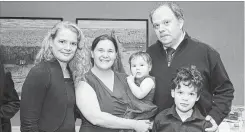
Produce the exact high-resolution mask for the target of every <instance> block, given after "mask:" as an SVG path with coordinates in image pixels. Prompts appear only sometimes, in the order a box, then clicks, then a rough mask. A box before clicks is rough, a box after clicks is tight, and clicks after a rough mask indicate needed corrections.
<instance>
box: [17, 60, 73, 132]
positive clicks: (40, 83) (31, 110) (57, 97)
mask: <svg viewBox="0 0 245 132" xmlns="http://www.w3.org/2000/svg"><path fill="white" fill-rule="evenodd" d="M67 102H68V100H67V91H66V88H65V82H64V76H63V73H62V69H61V67H60V64H59V62H58V61H57V60H56V61H54V62H41V63H39V64H37V65H36V66H34V67H33V68H32V69H31V70H30V72H29V73H28V75H27V77H26V80H25V82H24V84H23V88H22V94H21V106H20V121H21V131H22V132H27V131H28V132H29V131H31V132H39V131H47V132H54V131H55V130H57V129H58V128H59V127H60V126H61V125H62V122H63V120H64V119H65V116H66V109H67ZM74 123H75V121H74Z"/></svg>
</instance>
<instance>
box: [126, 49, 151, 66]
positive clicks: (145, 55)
mask: <svg viewBox="0 0 245 132" xmlns="http://www.w3.org/2000/svg"><path fill="white" fill-rule="evenodd" d="M139 57H141V58H142V59H143V60H144V61H146V62H147V64H148V65H149V66H152V59H151V57H150V55H149V54H148V53H146V52H144V51H138V52H135V53H133V54H132V55H131V56H130V57H129V60H128V63H129V65H130V67H131V61H132V60H133V59H135V58H139Z"/></svg>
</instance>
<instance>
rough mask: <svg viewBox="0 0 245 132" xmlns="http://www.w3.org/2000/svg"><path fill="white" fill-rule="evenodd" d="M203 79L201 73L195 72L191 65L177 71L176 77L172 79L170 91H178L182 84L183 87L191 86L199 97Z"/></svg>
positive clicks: (195, 69) (194, 67)
mask: <svg viewBox="0 0 245 132" xmlns="http://www.w3.org/2000/svg"><path fill="white" fill-rule="evenodd" d="M202 81H203V78H202V76H201V73H200V72H199V71H198V70H197V68H196V66H194V65H191V66H189V67H181V68H179V69H178V70H177V75H176V77H175V78H174V79H173V85H174V86H173V87H172V89H179V88H180V83H181V82H182V83H183V85H185V86H189V87H191V86H193V87H194V88H195V89H197V95H198V96H199V95H200V93H201V91H202V86H203V83H202Z"/></svg>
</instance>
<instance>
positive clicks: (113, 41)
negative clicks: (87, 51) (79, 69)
mask: <svg viewBox="0 0 245 132" xmlns="http://www.w3.org/2000/svg"><path fill="white" fill-rule="evenodd" d="M102 40H110V41H111V42H112V43H113V45H114V47H115V50H116V52H118V46H117V41H116V40H115V38H113V37H112V36H109V35H107V34H103V35H101V36H98V37H96V38H95V39H94V41H93V43H92V46H91V51H94V49H95V48H96V46H97V44H98V43H99V42H100V41H102ZM91 63H92V65H94V59H93V58H91Z"/></svg>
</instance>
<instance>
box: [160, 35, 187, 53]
mask: <svg viewBox="0 0 245 132" xmlns="http://www.w3.org/2000/svg"><path fill="white" fill-rule="evenodd" d="M185 34H186V33H185V32H184V33H183V36H182V39H181V41H180V42H179V43H178V44H176V45H173V46H171V48H173V49H174V50H176V49H177V48H178V46H179V45H180V43H181V42H182V41H183V39H185ZM163 48H164V50H165V51H166V50H167V48H168V47H165V46H163ZM166 53H167V52H166Z"/></svg>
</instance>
